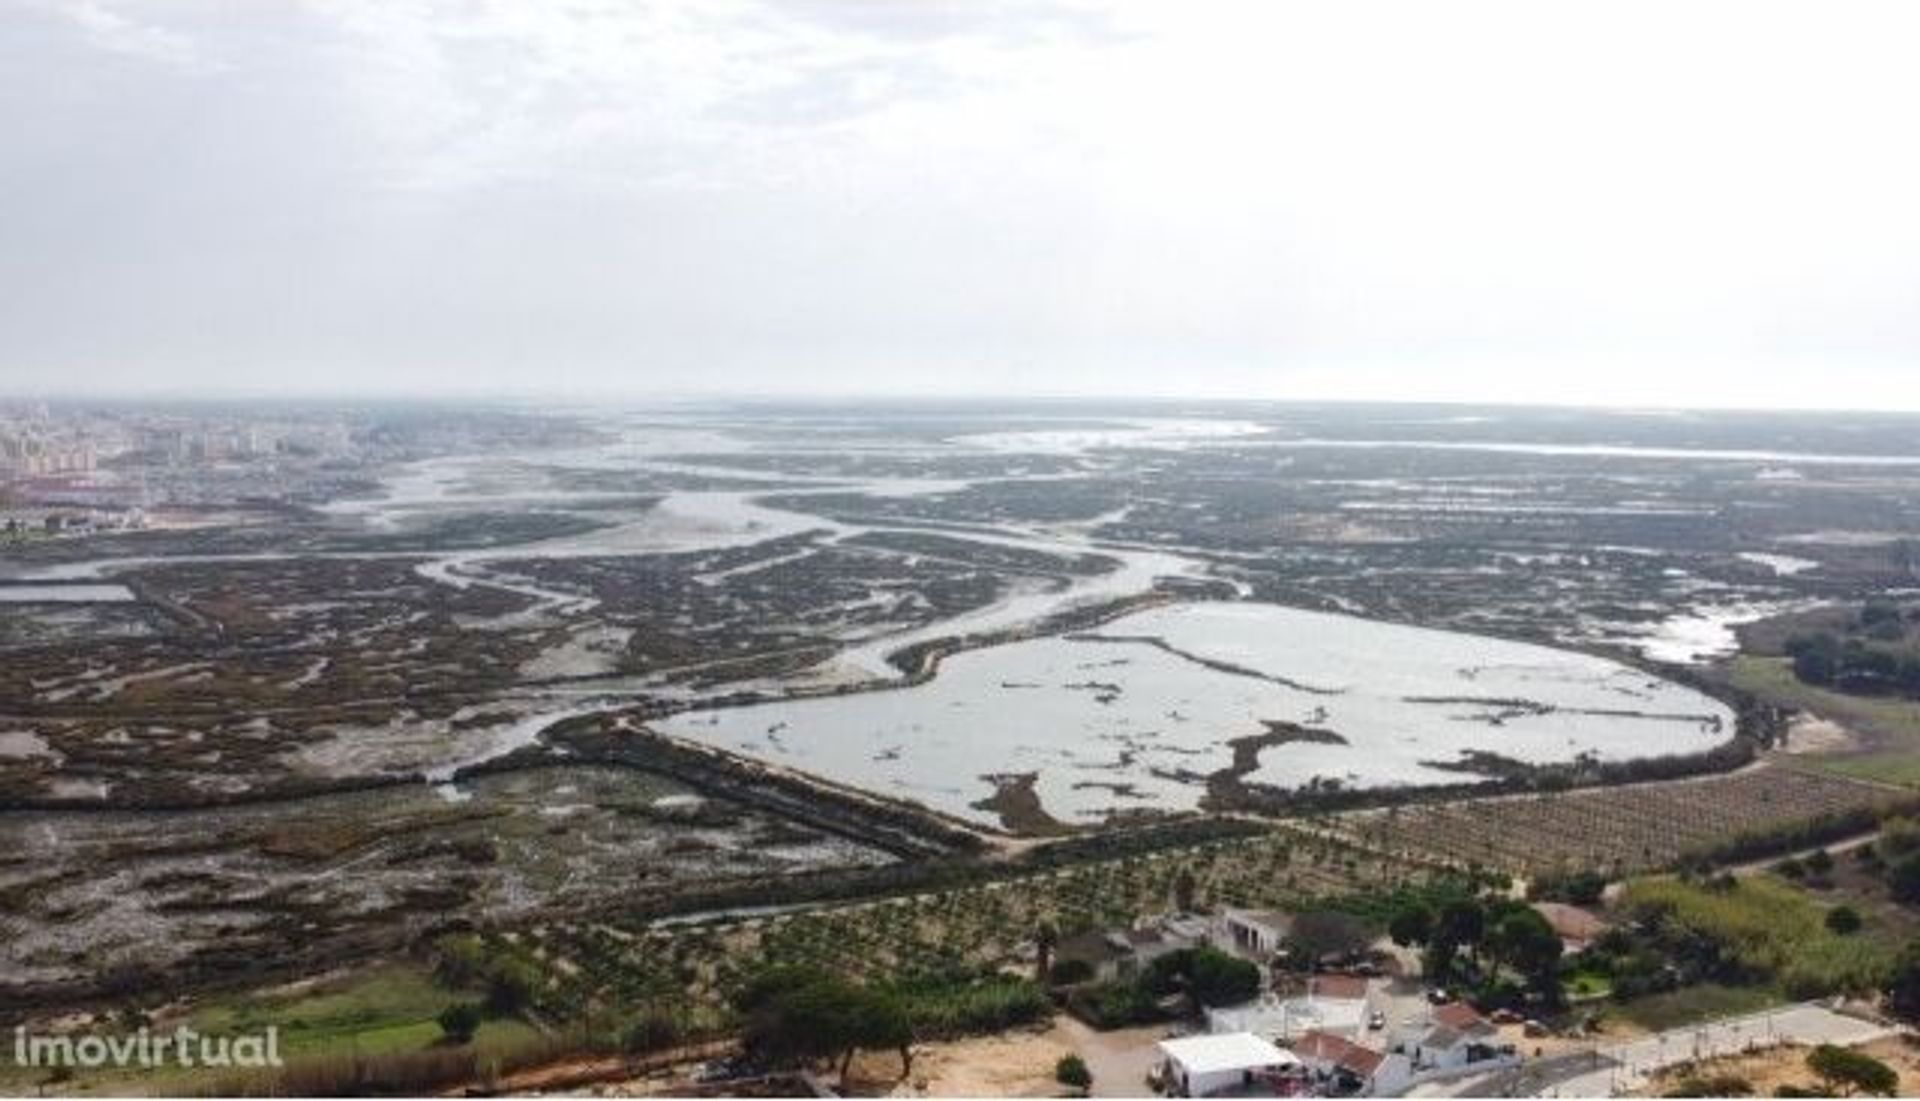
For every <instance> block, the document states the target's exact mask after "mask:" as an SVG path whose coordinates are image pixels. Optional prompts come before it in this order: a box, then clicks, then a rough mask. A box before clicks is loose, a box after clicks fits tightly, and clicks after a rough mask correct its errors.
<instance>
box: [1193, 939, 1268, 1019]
mask: <svg viewBox="0 0 1920 1101" xmlns="http://www.w3.org/2000/svg"><path fill="white" fill-rule="evenodd" d="M1260 986H1261V981H1260V969H1259V968H1258V967H1255V966H1254V965H1253V964H1251V963H1248V962H1247V961H1246V960H1242V959H1235V958H1234V957H1232V956H1229V955H1227V954H1226V953H1225V952H1222V951H1220V950H1219V949H1217V948H1201V949H1198V950H1196V951H1195V952H1194V954H1193V965H1192V970H1191V971H1190V972H1189V973H1188V977H1187V988H1188V990H1189V992H1191V993H1192V994H1193V998H1194V1000H1195V1001H1197V1002H1199V1003H1200V1004H1201V1005H1203V1006H1207V1007H1208V1008H1215V1007H1218V1006H1223V1005H1239V1004H1240V1003H1241V1002H1247V1001H1252V1000H1253V999H1254V998H1255V997H1257V996H1259V994H1260Z"/></svg>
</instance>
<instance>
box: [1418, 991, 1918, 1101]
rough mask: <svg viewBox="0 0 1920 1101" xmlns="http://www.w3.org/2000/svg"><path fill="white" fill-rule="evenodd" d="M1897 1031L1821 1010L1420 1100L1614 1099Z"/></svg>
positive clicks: (1609, 1052) (1429, 1093) (1654, 1040)
mask: <svg viewBox="0 0 1920 1101" xmlns="http://www.w3.org/2000/svg"><path fill="white" fill-rule="evenodd" d="M1896 1031H1897V1030H1895V1029H1892V1028H1888V1027H1886V1026H1884V1025H1879V1024H1875V1023H1873V1022H1871V1021H1863V1020H1860V1019H1859V1018H1858V1017H1848V1016H1845V1015H1843V1014H1840V1013H1835V1012H1834V1011H1833V1010H1831V1009H1828V1008H1826V1007H1825V1006H1821V1005H1795V1006H1788V1007H1787V1008H1785V1009H1775V1010H1770V1011H1768V1012H1766V1013H1755V1014H1752V1015H1750V1016H1745V1017H1730V1018H1728V1019H1726V1020H1723V1021H1714V1022H1711V1023H1708V1024H1703V1025H1697V1026H1694V1027H1691V1028H1678V1029H1674V1030H1672V1031H1670V1032H1662V1033H1657V1034H1655V1035H1653V1036H1647V1037H1644V1038H1642V1039H1639V1040H1633V1041H1630V1042H1628V1043H1624V1044H1616V1045H1613V1046H1611V1047H1604V1048H1597V1049H1595V1050H1593V1051H1590V1052H1584V1053H1579V1054H1574V1055H1563V1056H1558V1057H1555V1058H1552V1059H1540V1060H1535V1061H1533V1062H1530V1063H1526V1064H1524V1065H1522V1066H1520V1067H1516V1068H1514V1069H1512V1070H1507V1071H1497V1072H1495V1073H1493V1074H1482V1075H1472V1076H1470V1077H1465V1078H1456V1079H1452V1080H1449V1081H1445V1082H1433V1083H1429V1084H1427V1085H1424V1086H1419V1087H1416V1088H1415V1089H1414V1090H1413V1091H1412V1094H1411V1095H1412V1096H1415V1097H1612V1096H1615V1095H1616V1094H1620V1093H1625V1092H1627V1091H1630V1090H1633V1089H1637V1088H1638V1087H1640V1086H1641V1085H1643V1084H1645V1082H1646V1080H1647V1078H1648V1077H1649V1076H1650V1075H1651V1074H1652V1073H1653V1072H1654V1071H1656V1070H1661V1069H1663V1068H1666V1067H1671V1066H1677V1065H1679V1064H1681V1063H1690V1062H1693V1061H1695V1060H1697V1059H1703V1058H1710V1057H1712V1056H1716V1055H1737V1054H1739V1053H1741V1052H1743V1051H1752V1050H1755V1049H1757V1048H1763V1047H1771V1046H1773V1045H1776V1044H1783V1043H1791V1044H1805V1045H1808V1046H1812V1045H1815V1044H1838V1045H1840V1046H1841V1047H1854V1046H1857V1045H1859V1044H1864V1043H1869V1042H1871V1041H1873V1040H1878V1039H1881V1038H1883V1037H1886V1036H1892V1035H1894V1034H1895V1033H1896Z"/></svg>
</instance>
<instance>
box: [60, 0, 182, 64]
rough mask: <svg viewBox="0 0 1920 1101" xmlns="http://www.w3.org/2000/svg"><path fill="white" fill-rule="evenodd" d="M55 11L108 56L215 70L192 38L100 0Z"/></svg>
mask: <svg viewBox="0 0 1920 1101" xmlns="http://www.w3.org/2000/svg"><path fill="white" fill-rule="evenodd" d="M52 10H54V11H56V12H59V13H61V14H62V15H64V16H65V17H66V18H67V19H69V20H71V21H72V22H73V24H74V25H75V26H77V27H78V28H80V30H81V31H82V33H84V34H85V35H86V38H87V40H88V41H89V42H90V43H92V44H93V45H94V46H96V47H98V48H99V49H102V50H106V51H107V52H109V53H116V54H121V55H124V56H127V57H136V58H140V59H142V60H146V61H154V62H159V63H161V64H164V65H171V66H175V67H178V68H181V69H191V70H207V69H210V68H212V67H213V66H212V65H211V64H210V62H209V60H208V59H207V58H206V57H205V56H204V54H203V53H202V51H201V50H200V48H199V45H198V44H197V43H196V42H195V41H194V40H193V39H192V38H191V37H189V36H187V35H185V34H182V33H180V32H179V31H176V30H172V29H169V28H167V27H163V26H160V25H159V24H155V23H145V22H139V21H136V20H135V19H133V18H131V17H129V16H127V15H124V14H122V13H121V12H119V11H116V10H114V9H111V8H109V7H107V6H106V5H105V4H103V3H101V2H100V0H63V2H60V3H55V4H53V5H52Z"/></svg>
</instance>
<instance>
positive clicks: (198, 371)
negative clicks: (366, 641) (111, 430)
mask: <svg viewBox="0 0 1920 1101" xmlns="http://www.w3.org/2000/svg"><path fill="white" fill-rule="evenodd" d="M1917 48H1920V6H1915V5H1897V4H1888V5H1849V4H1844V3H1827V2H1821V3H1806V4H1804V5H1799V6H1794V7H1781V6H1774V5H1769V4H1762V3H1753V2H1736V3H1728V4H1684V3H1672V2H1660V3H1649V4H1634V3H1622V2H1620V0H1609V2H1606V3H1595V4H1590V5H1574V4H1544V3H1539V2H1537V0H1523V2H1518V3H1512V4H1457V3H1456V4H1437V3H1429V2H1419V3H1410V4H1375V3H1357V2H1348V0H1343V2H1338V3H1332V2H1330V3H1323V4H1305V3H1301V4H1280V3H1249V4H1207V3H1194V2H1184V0H1183V2H1180V3H1173V2H1167V3H1163V4H1150V5H1149V4H1143V5H1108V4H1093V3H1053V2H1049V0H1014V2H1009V3H1003V4H994V3H986V2H982V0H964V2H961V0H956V2H954V3H941V2H935V0H895V2H888V0H865V2H846V3H829V2H823V0H789V2H783V3H769V4H759V3H734V2H727V0H684V2H681V3H674V4H659V5H653V4H644V3H638V2H613V0H565V2H561V0H527V2H525V3H505V2H495V0H459V2H453V0H448V2H433V0H312V2H309V3H295V2H292V0H284V2H282V0H227V2H221V0H142V2H132V0H0V389H7V390H14V391H48V392H51V391H60V390H74V389H82V390H88V391H92V392H112V391H142V392H145V391H172V392H181V391H194V390H219V391H234V390H244V391H276V390H287V391H303V392H311V391H347V392H374V391H380V392H386V391H413V390H464V391H494V392H497V391H532V392H547V391H551V392H557V393H567V394H577V393H585V392H591V391H598V390H607V391H625V392H632V393H637V394H643V395H644V394H693V393H706V392H714V391H731V392H760V393H782V394H786V393H797V392H816V391H817V392H827V393H834V394H855V393H862V392H872V393H884V394H911V393H926V394H944V393H967V394H982V393H1022V394H1024V393H1050V394H1076V393H1124V394H1169V395H1194V396H1199V395H1206V396H1234V395H1245V396H1254V397H1263V398H1316V399H1317V398H1329V397H1356V398H1414V399H1433V398H1437V399H1454V400H1478V399H1509V400H1543V399H1544V400H1561V401H1603V402H1613V403H1626V404H1636V405H1640V404H1707V405H1755V404H1772V405H1824V406H1834V405H1840V406H1854V407H1862V406H1874V405H1887V406H1898V407H1903V408H1916V409H1920V140H1916V137H1915V134H1916V126H1917V125H1920V124H1917V123H1916V120H1915V110H1916V107H1917V106H1920V64H1916V63H1915V58H1916V49H1917Z"/></svg>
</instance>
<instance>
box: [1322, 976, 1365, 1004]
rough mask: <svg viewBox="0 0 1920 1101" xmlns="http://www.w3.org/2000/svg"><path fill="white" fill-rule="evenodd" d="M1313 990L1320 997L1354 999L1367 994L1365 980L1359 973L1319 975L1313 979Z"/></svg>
mask: <svg viewBox="0 0 1920 1101" xmlns="http://www.w3.org/2000/svg"><path fill="white" fill-rule="evenodd" d="M1313 992H1314V994H1316V995H1318V996H1319V997H1322V998H1340V999H1345V1000H1348V1001H1355V1000H1358V999H1360V998H1364V997H1366V996H1367V980H1366V979H1364V978H1362V977H1361V976H1359V975H1320V976H1317V977H1316V978H1315V979H1314V980H1313Z"/></svg>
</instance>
